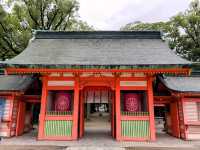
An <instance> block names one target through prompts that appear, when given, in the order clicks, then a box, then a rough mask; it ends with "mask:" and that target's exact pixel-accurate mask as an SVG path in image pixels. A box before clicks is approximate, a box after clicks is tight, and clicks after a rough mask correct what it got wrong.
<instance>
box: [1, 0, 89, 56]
mask: <svg viewBox="0 0 200 150" xmlns="http://www.w3.org/2000/svg"><path fill="white" fill-rule="evenodd" d="M8 3H9V5H11V6H12V9H11V12H9V13H8V12H6V11H5V10H4V8H3V6H2V5H0V18H1V19H0V49H1V52H0V58H1V59H2V60H5V59H7V58H11V57H13V56H15V55H17V54H19V53H20V52H21V51H23V50H24V49H25V47H26V46H27V44H28V41H29V39H30V38H31V37H32V30H65V31H74V30H92V27H91V26H89V25H88V24H87V23H86V22H83V21H82V20H80V19H79V16H78V9H79V4H78V2H77V1H76V0H9V1H8Z"/></svg>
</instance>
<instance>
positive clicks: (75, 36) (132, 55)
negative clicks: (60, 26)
mask: <svg viewBox="0 0 200 150" xmlns="http://www.w3.org/2000/svg"><path fill="white" fill-rule="evenodd" d="M1 66H2V68H4V70H5V74H6V75H19V76H24V75H28V74H29V75H30V74H31V75H34V76H36V77H38V78H40V80H41V81H42V92H41V100H40V103H41V105H40V114H39V126H38V137H37V138H38V140H77V139H79V138H81V137H84V133H85V118H87V117H89V115H90V112H91V111H92V110H90V112H88V111H86V105H87V106H92V105H93V104H99V103H102V104H105V108H104V105H102V106H101V107H98V108H96V105H95V109H102V110H105V109H109V117H110V126H111V130H110V134H111V135H112V137H113V138H115V139H116V140H118V141H126V140H129V141H146V140H148V141H155V140H156V128H155V114H154V105H155V98H154V90H153V89H154V84H155V81H156V79H157V77H158V76H159V75H173V76H188V75H189V74H190V68H189V66H190V62H189V61H186V60H184V59H182V58H181V57H179V56H177V55H175V54H174V52H173V51H172V50H170V49H169V47H168V44H167V43H166V42H164V41H163V39H162V35H161V32H158V31H91V32H89V31H88V32H62V31H60V32H54V31H36V32H35V34H34V37H33V39H31V40H30V43H29V44H28V46H27V48H26V49H25V50H24V51H23V52H22V53H20V54H19V55H18V56H16V57H14V58H12V59H10V60H7V61H5V62H2V63H1ZM158 99H159V98H158V97H157V99H156V100H158ZM177 101H178V100H177ZM161 103H162V100H161V101H160V102H159V103H157V104H161ZM163 103H164V102H163ZM179 103H180V102H179ZM89 108H90V109H92V107H89ZM87 110H88V109H87Z"/></svg>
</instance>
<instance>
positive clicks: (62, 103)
mask: <svg viewBox="0 0 200 150" xmlns="http://www.w3.org/2000/svg"><path fill="white" fill-rule="evenodd" d="M55 110H56V111H69V110H70V94H68V93H57V94H56V99H55Z"/></svg>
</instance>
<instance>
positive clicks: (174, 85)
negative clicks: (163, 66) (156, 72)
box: [160, 76, 200, 93]
mask: <svg viewBox="0 0 200 150" xmlns="http://www.w3.org/2000/svg"><path fill="white" fill-rule="evenodd" d="M160 79H161V81H162V83H163V84H164V85H165V86H166V87H167V88H169V89H170V90H173V91H178V92H199V93H200V76H198V77H197V76H194V77H193V76H190V77H165V78H163V79H162V78H160Z"/></svg>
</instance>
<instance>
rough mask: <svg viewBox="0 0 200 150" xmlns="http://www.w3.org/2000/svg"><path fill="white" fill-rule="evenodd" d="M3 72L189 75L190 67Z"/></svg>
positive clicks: (11, 71)
mask: <svg viewBox="0 0 200 150" xmlns="http://www.w3.org/2000/svg"><path fill="white" fill-rule="evenodd" d="M5 72H6V73H7V74H15V73H19V74H23V73H52V72H56V73H65V72H71V73H83V72H91V73H100V72H111V73H120V72H127V73H140V72H143V73H146V74H160V73H175V74H186V75H189V74H190V72H191V69H189V68H163V69H162V68H161V69H150V68H147V69H47V68H44V69H43V68H6V69H5Z"/></svg>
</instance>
